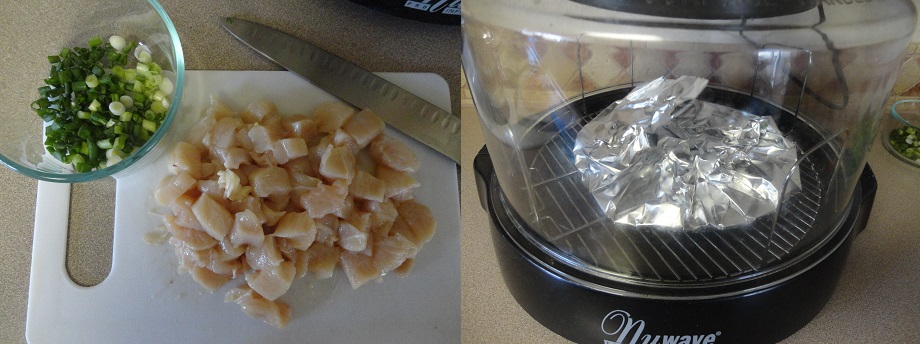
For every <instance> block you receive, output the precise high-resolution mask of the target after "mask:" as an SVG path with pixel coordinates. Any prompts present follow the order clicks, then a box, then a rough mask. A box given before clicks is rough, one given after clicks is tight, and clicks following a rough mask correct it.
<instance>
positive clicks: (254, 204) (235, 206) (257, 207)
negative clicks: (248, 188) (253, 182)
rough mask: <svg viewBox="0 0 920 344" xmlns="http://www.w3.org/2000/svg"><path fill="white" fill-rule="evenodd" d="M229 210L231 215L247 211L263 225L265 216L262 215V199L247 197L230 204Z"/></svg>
mask: <svg viewBox="0 0 920 344" xmlns="http://www.w3.org/2000/svg"><path fill="white" fill-rule="evenodd" d="M229 209H230V211H232V212H233V213H238V212H241V211H243V210H246V209H249V210H250V211H252V212H253V213H254V214H256V217H257V218H258V219H259V221H260V223H262V224H264V223H265V214H264V213H262V199H261V198H258V197H256V196H252V195H248V196H245V197H243V199H241V200H239V201H236V202H230V207H229Z"/></svg>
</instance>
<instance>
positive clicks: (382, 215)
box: [366, 200, 399, 236]
mask: <svg viewBox="0 0 920 344" xmlns="http://www.w3.org/2000/svg"><path fill="white" fill-rule="evenodd" d="M366 211H369V212H370V213H371V217H370V223H371V231H373V232H374V234H377V235H378V236H387V235H388V234H389V233H390V227H392V226H393V221H395V220H396V216H397V215H399V213H398V212H397V211H396V206H394V205H393V202H390V200H386V201H383V202H373V203H370V204H369V205H368V207H367V209H366Z"/></svg>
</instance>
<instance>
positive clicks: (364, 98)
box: [221, 18, 460, 164]
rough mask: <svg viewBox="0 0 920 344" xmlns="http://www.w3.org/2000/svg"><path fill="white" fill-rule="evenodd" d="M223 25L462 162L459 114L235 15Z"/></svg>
mask: <svg viewBox="0 0 920 344" xmlns="http://www.w3.org/2000/svg"><path fill="white" fill-rule="evenodd" d="M221 25H223V26H224V28H225V29H227V31H229V32H230V34H232V35H233V36H235V37H236V38H237V39H239V40H240V41H242V42H243V43H245V44H246V45H248V46H249V47H251V48H252V49H254V50H255V51H258V52H259V53H260V54H262V55H265V57H268V58H269V59H271V60H272V61H275V62H276V63H278V64H280V65H281V66H282V67H284V68H286V69H287V70H289V71H291V72H293V73H294V74H297V75H299V76H301V77H303V78H304V79H307V81H309V82H310V83H312V84H314V85H316V86H317V87H319V88H321V89H323V90H325V91H326V92H329V93H331V94H332V95H334V96H336V97H339V98H341V99H342V100H344V101H346V102H348V103H350V104H351V105H354V106H356V107H358V108H361V109H370V110H371V111H373V112H374V113H376V114H377V115H378V116H380V117H381V118H383V120H384V122H386V123H387V124H389V125H391V126H393V127H394V128H396V129H398V130H400V131H402V132H403V133H405V134H407V135H409V136H411V137H413V138H415V139H416V140H419V141H420V142H422V143H424V144H426V145H428V146H429V147H431V148H434V149H435V150H436V151H438V152H441V153H442V154H444V155H446V156H447V157H449V158H451V159H453V160H454V161H455V162H457V163H458V164H459V163H460V119H459V118H457V117H456V116H453V115H451V114H450V113H448V112H447V111H444V110H443V109H441V108H439V107H437V106H435V105H433V104H431V103H429V102H428V101H425V100H424V99H422V98H419V97H418V96H416V95H414V94H412V93H409V91H406V90H404V89H402V88H401V87H399V86H396V85H394V84H392V83H390V82H389V81H386V80H384V79H383V78H381V77H379V76H377V75H375V74H374V73H371V72H369V71H367V70H366V69H364V68H361V67H360V66H358V65H355V64H354V63H351V62H348V61H346V60H344V59H342V58H341V57H338V56H336V55H333V54H331V53H329V52H327V51H325V50H323V49H320V48H318V47H316V46H313V45H312V44H309V43H307V42H304V41H302V40H300V39H297V38H295V37H293V36H291V35H288V34H286V33H283V32H280V31H277V30H275V29H272V28H269V27H266V26H262V25H259V24H255V23H252V22H248V21H245V20H242V19H236V18H224V19H223V20H221Z"/></svg>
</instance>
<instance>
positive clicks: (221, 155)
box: [211, 147, 252, 170]
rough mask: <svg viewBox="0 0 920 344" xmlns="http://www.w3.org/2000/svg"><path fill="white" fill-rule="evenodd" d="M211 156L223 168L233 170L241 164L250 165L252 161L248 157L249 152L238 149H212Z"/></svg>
mask: <svg viewBox="0 0 920 344" xmlns="http://www.w3.org/2000/svg"><path fill="white" fill-rule="evenodd" d="M211 154H213V155H214V157H215V158H217V161H220V164H221V165H223V166H224V168H229V169H234V170H235V169H238V168H240V165H242V164H251V163H252V159H251V157H250V156H249V151H247V150H245V149H243V148H239V147H231V148H220V147H212V148H211Z"/></svg>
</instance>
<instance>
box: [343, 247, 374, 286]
mask: <svg viewBox="0 0 920 344" xmlns="http://www.w3.org/2000/svg"><path fill="white" fill-rule="evenodd" d="M340 260H341V262H342V270H344V271H345V276H346V277H348V282H349V283H351V288H352V289H358V287H360V286H362V285H364V284H365V283H367V282H368V281H371V280H373V279H376V278H379V277H380V269H379V268H378V267H377V264H375V263H374V258H372V257H368V256H366V255H363V254H360V253H352V252H343V253H342V258H341V259H340Z"/></svg>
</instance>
